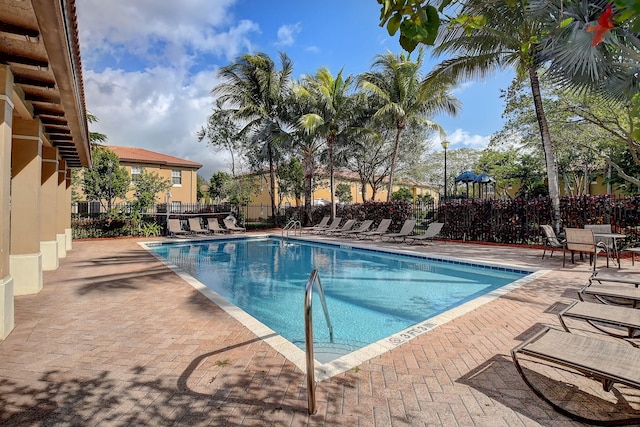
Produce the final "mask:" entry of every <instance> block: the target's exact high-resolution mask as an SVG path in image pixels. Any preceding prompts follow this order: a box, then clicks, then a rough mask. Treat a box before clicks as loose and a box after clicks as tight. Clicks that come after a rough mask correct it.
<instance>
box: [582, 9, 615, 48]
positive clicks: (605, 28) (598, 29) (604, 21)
mask: <svg viewBox="0 0 640 427" xmlns="http://www.w3.org/2000/svg"><path fill="white" fill-rule="evenodd" d="M611 15H613V8H612V6H611V3H609V4H608V5H607V8H606V9H605V10H604V12H602V15H600V18H598V25H589V26H587V31H589V32H591V31H594V32H595V34H594V35H593V40H592V41H591V47H593V46H597V45H599V44H600V43H602V42H603V41H604V35H605V34H607V33H608V32H609V31H611V30H612V29H613V28H614V27H615V26H616V25H615V24H614V22H613V20H612V19H611Z"/></svg>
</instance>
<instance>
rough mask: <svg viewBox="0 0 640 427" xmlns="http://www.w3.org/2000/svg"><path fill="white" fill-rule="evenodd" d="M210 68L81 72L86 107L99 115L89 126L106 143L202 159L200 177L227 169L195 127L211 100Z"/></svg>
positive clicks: (201, 123)
mask: <svg viewBox="0 0 640 427" xmlns="http://www.w3.org/2000/svg"><path fill="white" fill-rule="evenodd" d="M216 83H217V82H216V77H215V71H212V70H209V71H206V72H202V73H199V74H197V75H195V76H193V77H192V78H191V77H188V76H187V75H186V74H181V73H180V72H178V71H176V70H175V69H173V68H155V69H152V70H148V71H143V72H125V71H122V70H113V69H107V70H105V71H104V72H101V73H95V72H92V71H89V72H86V73H85V93H86V98H87V108H88V110H89V111H91V113H93V114H94V115H95V116H96V117H97V118H98V120H99V122H98V123H96V124H92V126H91V130H92V131H96V132H101V133H104V134H106V135H107V137H108V141H107V144H109V145H122V146H131V147H139V148H145V149H147V150H152V151H157V152H161V153H164V154H168V155H172V156H176V157H180V158H183V159H188V160H192V161H195V162H199V163H202V164H203V168H202V169H201V170H200V171H199V173H200V174H201V175H203V176H204V177H205V178H208V177H209V176H211V174H212V173H213V172H214V171H217V170H223V169H224V170H226V169H228V164H227V160H226V157H225V156H224V155H223V154H215V153H213V151H212V150H211V149H210V148H209V147H207V144H206V142H204V141H203V142H198V138H197V132H198V131H199V130H200V129H201V128H202V127H203V126H204V125H205V124H206V120H207V117H208V115H209V114H210V112H211V108H212V106H213V102H214V100H213V98H212V96H211V94H210V91H211V89H212V88H213V86H215V84H216Z"/></svg>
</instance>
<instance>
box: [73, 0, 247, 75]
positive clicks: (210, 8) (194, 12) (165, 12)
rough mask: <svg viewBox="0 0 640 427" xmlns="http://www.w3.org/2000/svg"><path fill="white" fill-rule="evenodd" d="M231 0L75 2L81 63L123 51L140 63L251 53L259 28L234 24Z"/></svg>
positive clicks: (241, 23)
mask: <svg viewBox="0 0 640 427" xmlns="http://www.w3.org/2000/svg"><path fill="white" fill-rule="evenodd" d="M235 1H236V0H216V1H209V0H182V1H181V2H175V1H169V0H136V1H130V0H110V1H103V0H83V1H80V2H78V18H79V21H80V25H79V30H80V39H81V42H82V43H81V48H82V54H83V59H88V60H89V62H91V61H95V60H98V59H99V58H100V55H105V54H108V55H110V56H112V57H114V58H115V59H116V60H118V59H122V57H123V55H124V53H125V52H127V53H128V54H134V55H137V56H139V57H140V59H142V60H145V61H151V62H154V63H161V61H163V60H166V61H169V62H171V63H175V62H176V61H177V62H184V61H185V59H186V58H189V57H190V55H193V54H194V53H209V54H215V55H221V56H224V57H225V58H227V59H231V58H233V57H235V56H236V55H237V54H238V53H239V52H240V51H242V50H243V49H251V42H250V40H249V37H250V36H251V35H252V34H254V33H259V32H260V28H259V26H258V24H256V23H254V22H251V21H248V20H240V21H233V19H232V17H231V16H230V14H229V12H228V9H229V8H230V7H231V6H232V5H233V4H234V3H235Z"/></svg>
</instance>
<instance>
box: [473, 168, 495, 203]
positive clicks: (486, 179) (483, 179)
mask: <svg viewBox="0 0 640 427" xmlns="http://www.w3.org/2000/svg"><path fill="white" fill-rule="evenodd" d="M476 182H477V183H478V187H479V189H480V197H482V195H483V192H484V194H485V195H487V196H488V194H489V184H490V183H492V182H496V180H495V179H493V178H492V177H490V176H489V175H487V174H486V173H481V174H480V175H478V178H477V179H476ZM483 186H484V191H483Z"/></svg>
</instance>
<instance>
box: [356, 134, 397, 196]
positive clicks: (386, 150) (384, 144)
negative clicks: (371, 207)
mask: <svg viewBox="0 0 640 427" xmlns="http://www.w3.org/2000/svg"><path fill="white" fill-rule="evenodd" d="M386 134H387V133H386V132H384V133H383V135H382V136H377V135H373V134H371V133H369V134H361V135H359V136H358V137H356V138H354V139H352V140H351V141H350V145H349V150H350V151H351V153H352V155H351V156H349V158H348V160H347V164H346V167H347V168H348V169H349V170H351V171H353V172H355V173H356V174H358V177H359V179H360V192H361V196H362V200H363V201H364V200H367V194H366V190H367V186H369V187H370V188H371V190H372V193H371V199H370V200H375V198H376V194H377V193H378V191H379V190H381V189H382V188H383V187H384V180H385V178H386V177H387V176H389V170H390V168H391V162H389V158H390V157H391V150H392V148H393V145H392V138H387V137H385V136H384V135H386Z"/></svg>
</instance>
